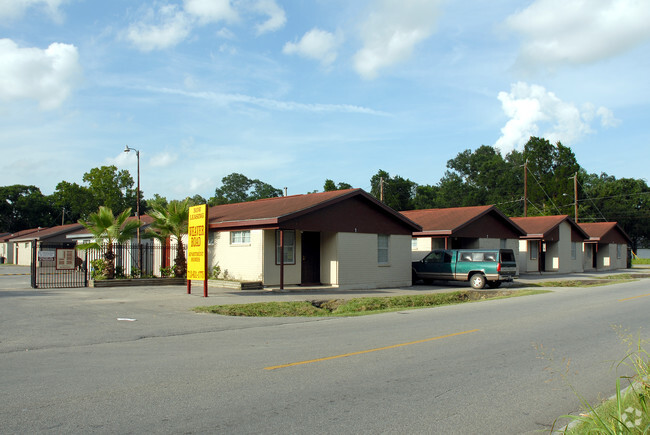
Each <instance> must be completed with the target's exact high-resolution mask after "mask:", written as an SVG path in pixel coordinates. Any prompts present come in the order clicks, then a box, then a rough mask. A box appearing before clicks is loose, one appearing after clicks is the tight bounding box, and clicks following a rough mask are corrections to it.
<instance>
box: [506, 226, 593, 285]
mask: <svg viewBox="0 0 650 435" xmlns="http://www.w3.org/2000/svg"><path fill="white" fill-rule="evenodd" d="M559 232H560V240H559V241H556V242H546V256H545V259H546V264H545V266H546V267H545V271H546V272H558V273H570V272H582V271H584V265H583V249H582V243H577V244H576V258H575V259H574V258H572V257H571V244H572V242H571V224H569V223H568V222H562V223H561V224H560V227H559ZM537 243H542V242H541V241H537ZM531 245H532V246H533V249H538V245H535V244H534V242H531V241H528V240H520V241H519V256H518V259H519V270H520V272H522V273H525V272H538V271H539V267H538V260H537V259H534V260H531V258H530V252H529V251H530V249H531ZM538 255H539V253H538Z"/></svg>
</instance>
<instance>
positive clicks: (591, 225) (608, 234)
mask: <svg viewBox="0 0 650 435" xmlns="http://www.w3.org/2000/svg"><path fill="white" fill-rule="evenodd" d="M578 225H579V226H580V228H582V229H583V230H584V232H585V233H587V234H588V235H589V240H590V241H595V242H600V241H603V242H606V241H609V240H610V239H612V237H615V234H614V233H616V232H618V233H619V234H620V236H621V237H623V238H624V239H625V240H626V241H627V243H628V244H631V243H632V240H631V239H630V237H629V236H628V235H627V234H626V233H625V231H623V228H621V227H620V226H619V225H618V223H617V222H585V223H579V224H578Z"/></svg>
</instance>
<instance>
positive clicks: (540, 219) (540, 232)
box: [510, 214, 589, 239]
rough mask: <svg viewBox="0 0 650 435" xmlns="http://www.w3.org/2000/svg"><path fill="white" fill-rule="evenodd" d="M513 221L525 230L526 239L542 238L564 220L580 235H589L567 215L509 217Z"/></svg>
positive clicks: (586, 236) (585, 236)
mask: <svg viewBox="0 0 650 435" xmlns="http://www.w3.org/2000/svg"><path fill="white" fill-rule="evenodd" d="M510 219H511V220H512V221H513V222H514V223H516V224H517V225H519V226H520V227H521V228H523V229H524V231H525V232H526V236H525V237H524V238H526V239H543V238H545V237H547V236H548V235H549V234H550V233H551V232H552V231H555V229H556V228H557V227H558V226H559V225H560V224H561V223H562V222H564V221H566V222H568V223H569V224H570V225H571V226H572V227H573V228H574V229H575V230H576V231H577V232H578V233H579V234H580V235H581V236H583V237H584V238H585V239H588V238H589V236H588V235H587V233H585V232H584V230H583V229H582V228H580V226H578V224H576V223H575V221H574V220H573V219H571V218H570V217H569V216H568V215H566V214H563V215H556V216H529V217H513V218H510Z"/></svg>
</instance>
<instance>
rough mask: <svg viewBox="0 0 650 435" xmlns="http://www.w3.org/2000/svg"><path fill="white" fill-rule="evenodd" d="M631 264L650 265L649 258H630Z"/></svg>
mask: <svg viewBox="0 0 650 435" xmlns="http://www.w3.org/2000/svg"><path fill="white" fill-rule="evenodd" d="M632 264H650V258H638V257H634V258H632Z"/></svg>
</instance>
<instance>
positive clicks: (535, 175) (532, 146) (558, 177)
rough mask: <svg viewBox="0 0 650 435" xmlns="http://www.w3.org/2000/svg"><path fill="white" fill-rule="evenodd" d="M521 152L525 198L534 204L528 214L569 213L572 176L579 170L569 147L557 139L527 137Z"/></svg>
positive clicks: (570, 211)
mask: <svg viewBox="0 0 650 435" xmlns="http://www.w3.org/2000/svg"><path fill="white" fill-rule="evenodd" d="M522 154H523V155H522V158H521V159H519V160H523V162H527V167H528V175H529V176H528V201H529V203H530V204H531V205H532V206H533V208H534V210H532V213H529V215H530V214H547V215H552V214H572V210H573V205H572V201H571V198H573V196H574V192H573V176H574V175H575V174H576V173H578V172H579V171H580V165H578V162H577V161H576V158H575V155H574V154H573V151H571V149H570V148H568V147H565V146H564V145H562V143H560V142H557V143H556V144H555V145H553V144H551V143H550V142H549V141H548V140H546V139H541V138H538V137H531V138H530V139H529V140H528V142H527V143H526V145H525V146H524V151H523V153H522ZM513 157H514V156H513ZM522 192H523V188H522ZM567 198H568V200H567Z"/></svg>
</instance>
